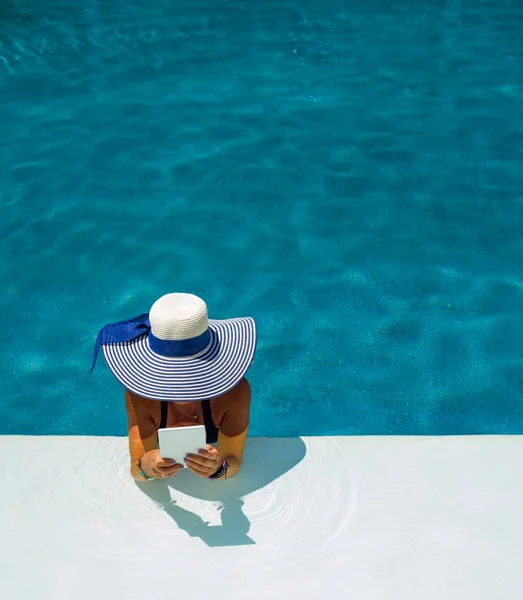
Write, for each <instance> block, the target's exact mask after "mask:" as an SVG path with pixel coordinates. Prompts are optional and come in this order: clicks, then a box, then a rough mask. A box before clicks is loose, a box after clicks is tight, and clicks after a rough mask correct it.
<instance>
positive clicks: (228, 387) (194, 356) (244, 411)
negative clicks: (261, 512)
mask: <svg viewBox="0 0 523 600" xmlns="http://www.w3.org/2000/svg"><path fill="white" fill-rule="evenodd" d="M100 347H102V348H103V353H104V356H105V359H106V361H107V364H108V365H109V368H110V369H111V371H112V373H113V374H114V375H115V377H116V378H117V379H118V380H119V381H120V382H121V383H122V384H123V385H124V386H125V388H126V389H125V405H126V409H127V416H128V430H129V452H130V456H131V475H132V476H133V477H134V478H135V479H136V480H138V481H150V480H153V479H166V478H169V477H172V476H173V475H176V473H178V471H179V470H180V469H181V468H183V465H180V464H177V463H176V462H175V461H173V460H170V459H167V458H162V457H161V456H160V451H159V450H158V442H157V431H158V429H160V428H162V427H183V426H188V425H195V424H202V425H205V430H206V435H207V447H206V448H202V449H201V450H200V451H199V452H198V454H195V455H188V456H187V457H186V458H185V464H186V466H187V467H188V468H189V469H190V470H191V471H192V472H193V473H195V474H196V475H198V476H200V477H206V478H209V479H226V478H230V477H234V475H236V473H238V471H239V470H240V467H241V463H242V460H243V451H244V448H245V442H246V439H247V430H248V426H249V408H250V399H251V389H250V386H249V383H248V381H247V379H245V373H246V372H247V370H248V368H249V366H250V365H251V363H252V360H253V358H254V353H255V350H256V326H255V323H254V321H253V319H251V318H250V317H246V318H237V319H229V320H226V321H216V320H209V319H208V316H207V307H206V305H205V302H204V301H203V300H201V299H200V298H198V297H197V296H194V295H192V294H166V295H165V296H162V297H161V298H159V299H158V300H157V301H156V302H155V303H154V304H153V306H152V307H151V310H150V313H149V314H148V315H147V314H144V315H140V316H138V317H135V318H133V319H130V320H128V321H122V322H120V323H114V324H112V325H106V326H105V327H104V328H103V329H102V330H101V331H100V333H99V334H98V338H97V340H96V346H95V351H94V360H93V368H94V365H95V364H96V357H97V355H98V351H99V349H100ZM91 370H92V369H91ZM214 442H217V444H216V448H214V447H213V446H212V445H211V443H214Z"/></svg>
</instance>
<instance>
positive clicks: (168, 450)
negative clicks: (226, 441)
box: [158, 425, 207, 467]
mask: <svg viewBox="0 0 523 600" xmlns="http://www.w3.org/2000/svg"><path fill="white" fill-rule="evenodd" d="M158 443H159V446H160V456H161V457H162V458H172V459H174V460H175V461H176V462H177V463H180V464H182V465H183V466H184V467H185V463H184V462H183V461H184V458H185V457H186V456H187V453H191V454H196V453H197V452H198V450H200V448H206V447H207V443H206V441H205V425H193V426H191V427H170V428H166V429H158Z"/></svg>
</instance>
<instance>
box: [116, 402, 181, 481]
mask: <svg viewBox="0 0 523 600" xmlns="http://www.w3.org/2000/svg"><path fill="white" fill-rule="evenodd" d="M150 402H151V400H146V399H145V398H140V397H139V396H136V395H135V394H133V393H132V392H129V391H128V390H126V391H125V408H126V410H127V425H128V431H129V455H130V458H131V475H132V476H133V477H134V479H136V481H147V480H145V479H144V478H143V476H142V474H141V473H140V470H139V468H138V465H137V464H136V461H137V460H138V459H139V458H141V459H142V464H141V468H142V471H143V472H144V473H145V474H146V475H147V476H148V477H155V478H165V477H171V476H172V475H174V474H175V473H177V472H178V471H179V470H180V469H181V468H182V466H181V465H176V464H175V463H174V461H171V460H169V459H162V458H161V456H160V451H159V450H158V441H157V429H156V424H155V422H154V420H153V418H152V416H151V413H150V410H149V408H150Z"/></svg>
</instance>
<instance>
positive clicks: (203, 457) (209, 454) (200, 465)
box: [185, 444, 222, 477]
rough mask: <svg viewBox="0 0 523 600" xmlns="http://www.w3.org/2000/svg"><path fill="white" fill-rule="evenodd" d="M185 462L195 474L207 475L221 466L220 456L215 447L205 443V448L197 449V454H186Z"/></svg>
mask: <svg viewBox="0 0 523 600" xmlns="http://www.w3.org/2000/svg"><path fill="white" fill-rule="evenodd" d="M185 464H186V465H187V466H188V467H189V469H191V471H192V472H193V473H196V475H199V476H200V477H209V476H210V475H214V473H216V471H217V470H218V469H219V468H220V467H221V466H222V457H221V456H220V455H219V454H218V450H216V448H213V446H211V445H210V444H207V449H206V450H203V449H202V450H198V454H188V455H187V456H186V457H185Z"/></svg>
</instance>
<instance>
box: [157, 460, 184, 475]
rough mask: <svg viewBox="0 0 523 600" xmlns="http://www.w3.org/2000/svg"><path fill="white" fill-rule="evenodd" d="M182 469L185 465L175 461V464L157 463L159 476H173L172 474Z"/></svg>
mask: <svg viewBox="0 0 523 600" xmlns="http://www.w3.org/2000/svg"><path fill="white" fill-rule="evenodd" d="M180 469H183V465H180V464H178V463H176V462H174V464H171V465H165V466H162V465H156V468H155V474H156V476H157V477H161V478H163V479H165V477H172V475H175V474H176V473H178V471H179V470H180Z"/></svg>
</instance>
